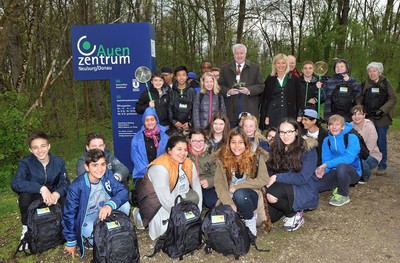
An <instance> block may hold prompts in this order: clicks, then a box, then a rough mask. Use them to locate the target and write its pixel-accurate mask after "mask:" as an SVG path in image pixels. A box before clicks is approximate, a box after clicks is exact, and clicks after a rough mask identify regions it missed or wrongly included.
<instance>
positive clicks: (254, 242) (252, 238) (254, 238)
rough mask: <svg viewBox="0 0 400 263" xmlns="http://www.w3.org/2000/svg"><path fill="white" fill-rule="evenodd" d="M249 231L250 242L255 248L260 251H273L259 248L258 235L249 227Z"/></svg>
mask: <svg viewBox="0 0 400 263" xmlns="http://www.w3.org/2000/svg"><path fill="white" fill-rule="evenodd" d="M247 233H248V235H249V240H250V244H251V245H253V246H254V248H255V249H256V250H257V251H258V252H270V251H271V250H270V249H260V248H258V247H257V244H256V240H257V237H256V236H255V235H253V233H251V231H250V229H249V228H247Z"/></svg>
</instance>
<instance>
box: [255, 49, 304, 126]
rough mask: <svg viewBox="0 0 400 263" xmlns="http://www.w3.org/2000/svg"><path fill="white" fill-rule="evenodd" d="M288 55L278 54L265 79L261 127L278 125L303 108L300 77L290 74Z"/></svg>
mask: <svg viewBox="0 0 400 263" xmlns="http://www.w3.org/2000/svg"><path fill="white" fill-rule="evenodd" d="M289 70H290V67H289V61H288V57H287V56H286V55H284V54H278V55H276V56H275V57H274V59H273V61H272V72H271V74H270V75H268V77H267V78H266V80H265V82H264V83H265V89H264V91H263V93H262V95H261V100H260V107H259V108H260V125H259V127H260V129H261V130H266V129H268V128H270V127H277V126H278V123H279V122H280V121H281V120H282V119H283V118H285V117H292V118H295V119H296V117H297V115H298V113H299V111H300V110H301V109H302V105H303V101H302V98H301V96H300V90H301V86H300V79H299V78H297V77H296V76H294V75H290V74H289Z"/></svg>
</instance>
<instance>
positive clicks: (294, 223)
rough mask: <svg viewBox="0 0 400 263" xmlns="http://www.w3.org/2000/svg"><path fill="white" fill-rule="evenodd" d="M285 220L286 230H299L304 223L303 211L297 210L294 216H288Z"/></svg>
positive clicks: (284, 226)
mask: <svg viewBox="0 0 400 263" xmlns="http://www.w3.org/2000/svg"><path fill="white" fill-rule="evenodd" d="M284 222H285V224H283V228H285V230H286V231H289V232H292V231H295V230H297V229H298V228H299V227H300V226H302V225H303V224H304V218H303V211H300V212H297V213H296V214H295V215H294V216H292V217H286V218H285V219H284Z"/></svg>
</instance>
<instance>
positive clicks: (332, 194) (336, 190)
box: [331, 187, 338, 197]
mask: <svg viewBox="0 0 400 263" xmlns="http://www.w3.org/2000/svg"><path fill="white" fill-rule="evenodd" d="M337 194H338V188H337V187H336V188H334V189H333V190H332V193H331V197H333V196H335V195H337Z"/></svg>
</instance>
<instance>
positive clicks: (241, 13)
mask: <svg viewBox="0 0 400 263" xmlns="http://www.w3.org/2000/svg"><path fill="white" fill-rule="evenodd" d="M245 17H246V0H240V2H239V16H238V22H237V33H236V43H242V41H243V25H244V20H245Z"/></svg>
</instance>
